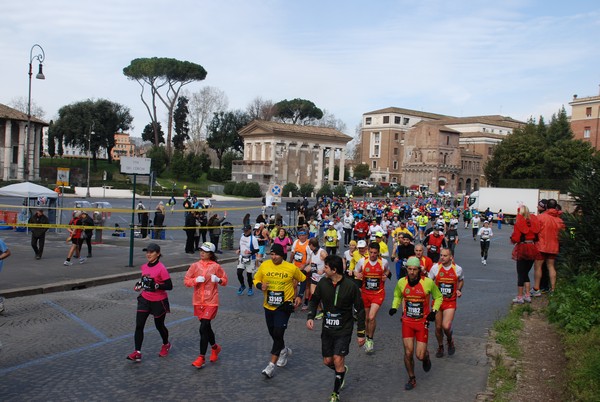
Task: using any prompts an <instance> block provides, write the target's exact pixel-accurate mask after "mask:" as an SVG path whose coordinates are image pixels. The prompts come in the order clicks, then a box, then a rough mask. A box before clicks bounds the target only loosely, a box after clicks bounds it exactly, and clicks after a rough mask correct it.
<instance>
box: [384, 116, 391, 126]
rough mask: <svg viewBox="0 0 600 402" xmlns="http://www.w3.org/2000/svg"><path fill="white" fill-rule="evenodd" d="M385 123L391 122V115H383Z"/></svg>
mask: <svg viewBox="0 0 600 402" xmlns="http://www.w3.org/2000/svg"><path fill="white" fill-rule="evenodd" d="M383 124H390V116H383Z"/></svg>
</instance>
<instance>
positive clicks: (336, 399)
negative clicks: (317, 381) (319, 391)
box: [329, 392, 340, 402]
mask: <svg viewBox="0 0 600 402" xmlns="http://www.w3.org/2000/svg"><path fill="white" fill-rule="evenodd" d="M339 401H340V395H339V394H338V393H337V392H333V393H332V394H331V396H330V397H329V402H339Z"/></svg>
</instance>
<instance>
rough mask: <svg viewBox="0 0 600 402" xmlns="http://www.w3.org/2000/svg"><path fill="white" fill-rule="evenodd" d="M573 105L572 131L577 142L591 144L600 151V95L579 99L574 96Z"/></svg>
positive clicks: (570, 103)
mask: <svg viewBox="0 0 600 402" xmlns="http://www.w3.org/2000/svg"><path fill="white" fill-rule="evenodd" d="M569 105H571V130H572V131H573V136H574V137H575V139H577V140H582V141H585V142H589V143H590V144H591V145H592V147H594V148H595V149H597V150H600V142H599V139H598V137H600V95H598V96H588V97H585V98H578V97H577V95H573V101H571V102H569Z"/></svg>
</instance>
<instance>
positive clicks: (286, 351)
mask: <svg viewBox="0 0 600 402" xmlns="http://www.w3.org/2000/svg"><path fill="white" fill-rule="evenodd" d="M291 355H292V349H290V348H288V347H285V348H283V349H281V352H280V353H279V359H277V363H276V364H277V367H283V366H285V365H286V364H287V361H288V358H289V357H290V356H291Z"/></svg>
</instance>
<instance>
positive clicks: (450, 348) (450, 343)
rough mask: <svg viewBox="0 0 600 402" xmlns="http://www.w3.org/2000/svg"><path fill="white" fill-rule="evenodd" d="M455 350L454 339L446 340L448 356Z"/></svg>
mask: <svg viewBox="0 0 600 402" xmlns="http://www.w3.org/2000/svg"><path fill="white" fill-rule="evenodd" d="M454 352H456V348H455V347H454V340H451V341H448V356H452V355H453V354H454Z"/></svg>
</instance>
